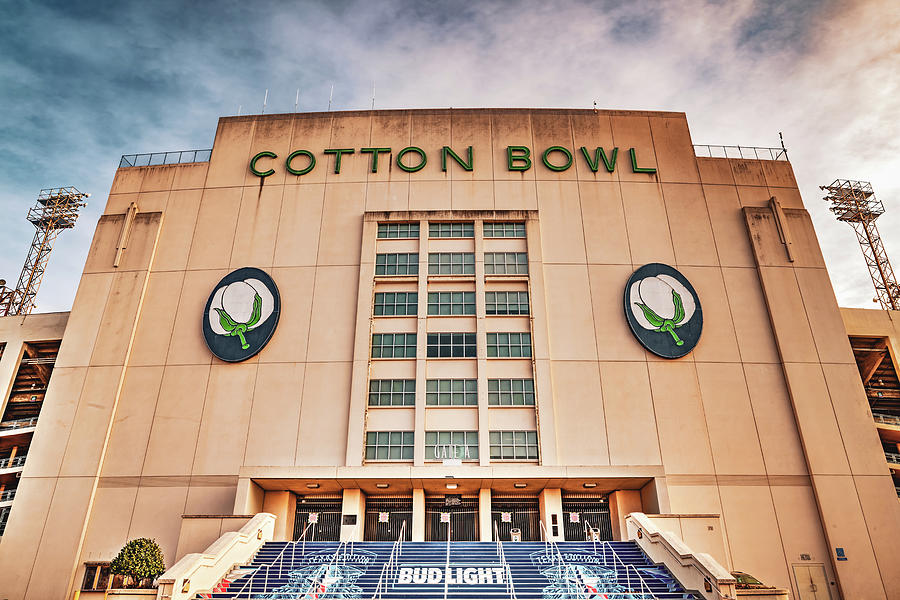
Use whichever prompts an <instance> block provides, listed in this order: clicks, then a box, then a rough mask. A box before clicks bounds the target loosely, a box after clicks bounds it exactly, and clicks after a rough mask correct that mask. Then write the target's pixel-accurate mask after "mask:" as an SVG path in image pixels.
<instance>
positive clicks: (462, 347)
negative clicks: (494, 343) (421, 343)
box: [413, 333, 475, 358]
mask: <svg viewBox="0 0 900 600" xmlns="http://www.w3.org/2000/svg"><path fill="white" fill-rule="evenodd" d="M413 337H415V336H413ZM426 356H428V358H475V334H474V333H429V334H428V354H427V355H426Z"/></svg>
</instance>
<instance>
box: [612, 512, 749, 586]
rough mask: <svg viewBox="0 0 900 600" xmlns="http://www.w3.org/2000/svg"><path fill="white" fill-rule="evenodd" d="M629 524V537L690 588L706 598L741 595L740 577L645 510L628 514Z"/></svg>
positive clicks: (653, 559)
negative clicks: (662, 527)
mask: <svg viewBox="0 0 900 600" xmlns="http://www.w3.org/2000/svg"><path fill="white" fill-rule="evenodd" d="M625 524H626V527H627V529H628V539H629V540H633V541H635V542H637V544H638V546H640V547H641V550H643V551H644V552H645V553H646V554H647V556H649V557H650V560H652V561H653V562H655V563H657V564H663V565H665V567H666V568H667V569H668V570H669V571H670V572H671V573H672V575H673V576H674V577H675V578H676V579H677V580H678V582H679V583H681V585H682V587H684V588H685V589H686V590H689V591H692V592H695V593H697V594H699V595H700V596H702V597H703V598H704V600H719V599H720V598H728V599H733V598H736V597H737V594H736V590H735V585H736V583H737V581H736V580H735V579H734V577H732V575H731V573H729V572H728V569H726V568H725V567H723V566H722V565H720V564H719V563H718V562H717V561H716V560H715V559H714V558H713V557H712V556H710V555H709V554H705V553H702V552H697V553H695V552H693V551H692V550H691V549H690V548H688V546H687V544H685V543H684V542H683V541H682V540H681V538H679V537H678V536H677V535H675V534H674V533H672V532H671V531H662V530H660V529H658V528H657V526H656V524H655V523H654V522H653V521H652V520H651V519H650V518H649V517H647V515H645V514H644V513H639V512H633V513H630V514H629V515H628V516H626V517H625ZM707 587H708V588H709V589H707Z"/></svg>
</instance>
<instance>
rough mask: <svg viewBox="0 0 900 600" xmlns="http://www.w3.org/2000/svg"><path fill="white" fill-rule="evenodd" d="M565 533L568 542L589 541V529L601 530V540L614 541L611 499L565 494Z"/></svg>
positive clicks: (563, 501) (563, 502)
mask: <svg viewBox="0 0 900 600" xmlns="http://www.w3.org/2000/svg"><path fill="white" fill-rule="evenodd" d="M562 509H563V531H564V532H565V536H566V540H567V541H579V540H586V539H588V529H589V528H591V527H593V528H596V529H599V530H600V539H601V540H612V539H613V535H612V521H611V520H610V516H609V499H608V498H607V497H606V496H590V495H587V494H577V495H575V494H572V495H567V494H563V497H562Z"/></svg>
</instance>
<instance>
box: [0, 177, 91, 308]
mask: <svg viewBox="0 0 900 600" xmlns="http://www.w3.org/2000/svg"><path fill="white" fill-rule="evenodd" d="M89 196H90V194H85V193H82V192H79V191H78V190H77V189H75V188H74V187H64V188H48V189H45V190H41V193H40V194H39V195H38V199H37V203H35V205H34V206H33V207H32V208H31V209H30V210H29V211H28V217H27V218H28V220H29V221H30V222H31V224H32V225H34V228H35V232H34V239H33V240H32V241H31V248H30V249H29V250H28V256H27V257H26V258H25V266H24V267H22V274H21V275H19V282H18V283H17V284H16V287H15V289H11V288H8V287H6V285H5V283H6V282H5V281H4V282H3V284H0V316H10V315H27V314H29V313H30V312H31V310H32V309H33V308H34V297H35V296H36V295H37V291H38V287H40V285H41V279H43V277H44V272H45V271H46V270H47V263H48V262H49V261H50V251H51V250H52V249H53V241H54V240H55V239H56V236H58V235H59V233H60V232H61V231H62V230H63V229H72V228H73V227H75V221H76V220H78V211H79V210H81V208H82V207H84V206H86V203H85V202H84V199H86V198H87V197H89Z"/></svg>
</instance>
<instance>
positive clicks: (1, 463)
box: [0, 454, 25, 469]
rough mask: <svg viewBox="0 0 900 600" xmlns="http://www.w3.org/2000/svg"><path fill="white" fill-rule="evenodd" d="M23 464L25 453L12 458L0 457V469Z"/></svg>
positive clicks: (22, 465) (13, 467)
mask: <svg viewBox="0 0 900 600" xmlns="http://www.w3.org/2000/svg"><path fill="white" fill-rule="evenodd" d="M24 466H25V455H24V454H23V455H21V456H14V457H13V458H0V469H15V468H17V467H24Z"/></svg>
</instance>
